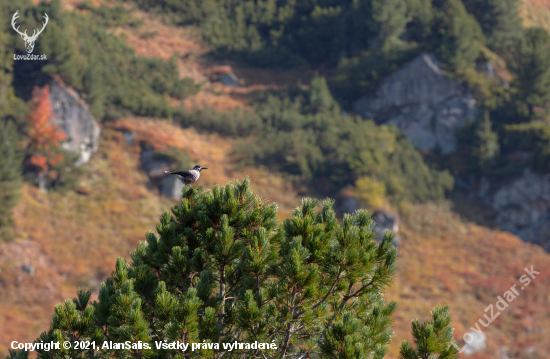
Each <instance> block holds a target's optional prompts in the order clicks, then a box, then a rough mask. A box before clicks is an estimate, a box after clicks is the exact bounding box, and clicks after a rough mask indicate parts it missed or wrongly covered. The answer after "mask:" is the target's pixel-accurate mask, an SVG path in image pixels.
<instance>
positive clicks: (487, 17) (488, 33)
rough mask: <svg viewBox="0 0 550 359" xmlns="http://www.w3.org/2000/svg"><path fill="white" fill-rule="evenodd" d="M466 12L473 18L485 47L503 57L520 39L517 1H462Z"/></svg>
mask: <svg viewBox="0 0 550 359" xmlns="http://www.w3.org/2000/svg"><path fill="white" fill-rule="evenodd" d="M462 2H463V3H464V6H465V7H466V10H468V12H469V13H470V14H472V15H474V16H475V18H476V19H477V21H478V23H479V25H480V26H481V29H482V30H483V33H484V34H485V37H486V40H487V45H488V46H489V47H491V48H493V49H495V50H497V51H498V52H499V53H502V54H503V55H504V56H506V55H507V52H508V51H510V49H509V47H510V46H512V45H513V43H514V41H516V40H518V39H519V38H520V37H521V19H520V17H519V16H518V5H519V4H518V3H519V1H518V0H462Z"/></svg>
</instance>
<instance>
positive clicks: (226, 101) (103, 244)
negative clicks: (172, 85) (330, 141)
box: [0, 0, 550, 359]
mask: <svg viewBox="0 0 550 359" xmlns="http://www.w3.org/2000/svg"><path fill="white" fill-rule="evenodd" d="M62 2H63V4H64V6H65V7H66V8H69V9H74V8H75V5H76V4H78V3H79V2H80V1H79V0H63V1H62ZM92 3H93V4H95V5H99V4H101V3H108V1H105V0H94V1H93V2H92ZM549 4H550V1H543V0H523V5H522V9H521V10H522V16H523V18H524V19H525V21H526V24H528V25H529V24H539V25H540V24H542V25H545V26H548V24H550V22H549V21H548V20H547V19H548V17H547V16H548V15H547V14H548V13H550V12H549V9H550V6H549ZM545 14H546V15H545ZM136 16H139V17H142V18H143V20H144V21H145V24H146V26H144V28H145V29H147V32H156V35H155V36H152V37H150V36H143V34H142V33H131V32H129V30H128V29H126V28H120V29H113V31H115V32H118V33H121V34H124V36H126V38H127V40H128V42H129V43H130V44H132V45H133V46H135V47H136V51H137V52H138V53H140V54H143V55H146V56H155V57H160V58H164V59H168V58H170V57H171V56H172V55H173V54H175V53H177V54H178V63H179V66H180V73H181V75H182V76H191V77H193V78H194V79H195V80H196V81H199V82H200V81H205V85H204V86H203V90H202V91H201V92H200V93H199V94H197V95H195V96H193V97H192V98H190V99H187V100H186V105H187V106H189V107H192V106H196V105H198V106H201V105H202V104H203V103H206V104H208V105H211V106H214V107H215V108H217V109H218V110H221V111H223V110H227V109H231V108H234V107H236V106H241V107H244V108H247V106H248V102H247V95H248V94H249V93H250V92H253V91H257V90H263V89H268V88H275V87H280V86H286V85H288V84H295V83H297V82H299V81H300V80H301V81H302V82H303V83H308V82H309V81H307V80H308V78H309V77H310V76H311V74H308V73H300V74H297V73H290V72H288V73H281V72H275V71H269V70H255V69H246V68H239V67H238V66H235V65H234V64H233V67H232V68H231V69H232V71H234V72H235V73H236V74H237V76H239V77H240V78H242V79H243V80H244V84H245V86H243V87H240V88H226V87H223V86H221V85H219V84H218V83H215V82H212V81H211V77H210V74H211V72H212V70H213V68H214V67H215V66H218V65H220V64H213V63H209V62H208V61H206V60H204V58H202V56H203V54H204V53H205V51H207V49H205V48H204V47H203V46H202V45H200V44H199V43H198V42H196V41H195V40H194V39H193V34H192V33H189V32H188V31H187V30H186V29H177V28H173V27H171V26H167V25H166V24H163V23H162V22H161V21H159V20H158V19H155V18H152V17H150V16H148V15H147V14H145V13H140V12H138V13H137V15H136ZM545 16H546V17H545ZM545 19H546V20H545ZM537 21H538V22H537ZM142 31H144V30H142ZM221 65H228V64H221ZM120 129H127V130H129V131H132V132H134V133H135V134H136V141H135V144H134V145H128V144H126V143H125V142H124V140H123V139H122V134H121V132H120V131H118V130H120ZM140 141H145V142H147V143H149V144H151V145H153V146H155V147H157V148H162V147H164V146H173V147H176V148H178V149H180V150H181V151H184V152H187V153H188V154H189V156H191V157H192V158H193V159H194V160H196V161H197V163H200V164H201V165H204V166H207V167H209V170H207V171H205V172H204V173H203V176H201V180H200V181H201V182H200V183H201V185H203V186H205V187H206V188H211V187H212V186H213V185H214V184H225V183H227V182H228V181H230V180H232V179H242V178H243V177H244V176H245V175H249V176H250V177H251V179H252V187H253V189H254V190H255V191H256V192H257V193H259V194H260V195H261V196H262V197H264V198H267V199H270V200H272V201H275V202H277V203H278V204H279V216H280V218H287V217H288V216H289V215H290V211H291V209H292V208H293V207H295V206H297V205H298V203H299V197H298V195H297V193H296V191H295V190H294V189H293V188H292V187H291V186H289V185H288V184H287V183H286V182H285V181H284V179H283V178H281V177H280V176H278V175H277V174H273V173H270V172H269V171H267V170H265V169H261V168H244V169H243V170H239V168H240V166H239V163H238V158H234V157H233V156H232V155H231V153H232V148H233V141H232V140H229V139H224V138H221V137H219V136H217V135H213V134H212V135H209V134H199V133H197V132H195V131H194V130H191V129H185V130H184V129H180V128H177V127H176V126H174V125H173V124H171V123H170V122H168V121H160V120H155V119H136V118H126V119H123V120H120V121H118V122H116V123H114V124H112V125H110V126H108V127H106V128H104V129H103V132H102V139H101V142H100V150H99V153H98V154H97V155H96V156H95V157H94V158H93V159H92V161H91V162H90V163H89V164H87V165H85V166H84V171H85V175H84V176H83V180H82V183H81V188H80V190H79V191H78V192H69V193H67V194H65V195H61V194H59V193H55V192H50V193H47V194H44V193H41V192H39V191H38V190H37V189H36V188H35V187H33V186H31V185H25V186H24V187H23V190H22V197H21V200H20V203H19V205H18V206H17V207H16V208H15V218H16V231H17V239H16V240H15V241H13V242H9V243H0V268H1V272H0V328H1V329H0V356H4V355H5V354H7V349H8V346H9V343H10V342H11V341H12V340H18V341H20V342H25V341H32V340H34V339H35V338H36V336H37V335H38V334H39V333H40V332H42V331H44V330H46V329H47V326H48V323H49V320H50V318H51V312H52V308H53V305H55V304H56V303H59V302H61V301H63V300H66V299H70V298H73V297H74V295H75V293H76V289H77V288H78V287H81V286H85V287H91V288H94V289H95V292H94V294H95V295H97V289H98V287H99V284H100V283H101V281H103V280H104V279H105V277H106V276H108V275H109V274H110V272H111V271H112V270H113V268H114V264H115V260H116V258H117V257H119V256H123V257H126V258H128V257H129V253H130V251H132V250H133V249H134V248H135V246H136V243H137V242H138V241H139V240H143V238H144V233H145V232H146V231H147V230H152V229H153V228H154V226H155V225H156V223H157V222H158V216H159V215H160V214H161V213H162V212H163V211H164V210H167V209H169V208H170V206H172V205H173V204H174V203H175V201H174V200H171V199H168V198H164V197H161V196H159V195H158V191H157V190H156V189H155V188H154V187H153V186H152V184H151V182H150V180H149V178H148V177H147V176H146V174H145V173H144V171H142V170H141V165H140V163H139V153H140V147H139V145H138V143H139V142H140ZM400 231H401V232H400V235H401V237H402V239H403V247H402V249H401V250H400V258H399V260H398V266H399V271H398V273H399V274H398V279H397V281H396V283H395V285H394V286H393V287H392V288H391V289H390V290H389V291H388V299H392V300H396V301H397V303H398V312H397V314H396V316H395V320H396V322H395V325H394V329H395V336H394V340H393V343H392V344H391V346H390V352H389V355H388V357H389V358H390V359H395V358H397V355H398V352H399V345H400V343H401V341H402V340H403V339H408V340H410V339H411V335H410V321H411V319H413V318H419V319H420V320H425V319H427V317H428V311H429V310H430V309H431V308H432V307H433V306H434V305H435V304H438V303H447V304H450V305H451V307H452V311H451V313H452V316H453V319H454V320H455V321H454V326H455V328H456V330H455V338H456V339H457V340H458V342H459V343H460V344H463V340H462V335H463V334H464V333H466V332H467V331H469V328H470V327H472V326H475V323H476V322H477V321H478V320H479V319H482V320H484V321H486V320H485V318H484V317H483V316H484V314H487V313H486V312H484V310H485V309H486V308H487V306H488V305H489V304H493V305H494V304H495V302H496V301H497V297H498V296H499V295H500V296H502V294H503V293H504V292H505V291H506V290H508V289H509V288H510V287H511V286H513V285H514V284H515V285H516V288H518V287H520V283H519V280H518V278H519V276H521V275H523V274H525V273H524V271H523V268H525V267H529V268H530V267H531V266H534V269H535V270H538V271H540V272H541V273H540V275H538V276H537V278H536V279H534V280H533V282H532V283H531V284H530V285H529V286H528V287H525V290H523V291H521V290H520V296H518V298H516V299H515V300H514V301H513V302H512V303H510V305H509V307H508V308H506V309H505V310H504V311H502V313H501V314H500V316H499V317H498V318H496V319H495V320H494V322H493V323H492V324H491V325H489V326H488V327H487V328H484V327H482V326H481V327H480V328H481V329H482V330H483V332H484V333H486V334H487V337H488V346H487V349H486V350H485V351H484V352H483V353H479V354H476V355H473V356H470V357H469V358H472V359H481V358H495V359H496V358H501V355H500V354H499V352H500V351H501V350H504V351H506V350H507V354H508V356H509V357H510V358H522V359H535V358H538V359H541V358H549V357H550V340H549V339H548V338H550V330H549V329H548V328H550V294H549V293H550V290H549V289H550V275H549V274H550V272H549V270H548V266H547V265H545V264H547V263H548V262H549V261H550V255H549V254H548V253H546V252H544V251H543V250H542V249H541V248H540V247H537V246H534V245H530V244H526V243H524V242H522V241H521V240H520V239H519V238H517V237H515V236H513V235H511V234H508V233H504V232H500V231H496V230H489V229H487V228H484V227H480V226H477V225H474V224H471V223H467V222H464V221H462V220H460V219H459V218H458V217H457V216H456V215H454V214H453V213H452V211H451V210H450V209H449V207H448V206H445V205H434V204H428V205H418V206H413V207H411V208H410V210H409V211H407V214H405V215H403V223H402V225H401V226H400ZM25 263H29V264H31V265H32V266H33V267H34V268H35V270H36V273H35V274H34V276H31V275H29V274H28V273H26V272H25V271H23V269H22V268H23V265H24V264H25ZM488 314H489V315H490V313H488ZM495 314H496V310H495ZM505 348H507V349H505Z"/></svg>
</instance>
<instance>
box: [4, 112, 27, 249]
mask: <svg viewBox="0 0 550 359" xmlns="http://www.w3.org/2000/svg"><path fill="white" fill-rule="evenodd" d="M18 142H19V136H18V135H17V129H16V127H15V124H14V123H13V122H12V121H2V120H0V238H3V239H10V238H11V237H12V233H11V232H12V231H11V225H12V214H11V210H12V208H13V207H14V206H15V205H16V204H17V200H18V198H19V189H20V187H21V183H22V173H23V170H22V162H23V156H22V154H23V151H21V150H20V148H19V144H18Z"/></svg>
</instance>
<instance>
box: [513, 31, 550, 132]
mask: <svg viewBox="0 0 550 359" xmlns="http://www.w3.org/2000/svg"><path fill="white" fill-rule="evenodd" d="M511 57H512V59H511V61H510V69H511V70H512V72H513V73H514V74H515V75H516V78H515V81H514V83H513V85H514V88H515V89H516V91H517V92H516V94H515V96H514V100H515V101H514V102H513V106H514V109H515V111H513V112H512V114H513V115H515V118H512V119H511V121H513V122H523V121H531V120H536V119H540V118H541V112H542V113H545V109H546V108H548V105H550V35H549V34H548V32H547V31H546V30H545V29H543V28H529V29H527V30H525V33H524V35H523V37H522V38H521V40H520V41H517V42H516V47H515V49H514V51H513V53H512V55H511ZM537 108H538V109H539V112H537Z"/></svg>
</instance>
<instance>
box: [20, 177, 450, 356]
mask: <svg viewBox="0 0 550 359" xmlns="http://www.w3.org/2000/svg"><path fill="white" fill-rule="evenodd" d="M333 204H334V202H333V201H332V200H325V201H322V202H319V201H318V200H314V199H304V200H303V201H302V205H301V206H300V207H298V208H297V209H295V210H294V211H293V215H292V218H291V219H288V220H285V221H284V222H283V223H282V224H280V223H279V222H278V220H277V217H276V216H277V206H276V205H275V204H273V203H268V202H266V201H264V200H262V199H260V198H259V197H258V196H257V195H255V194H254V193H253V192H252V191H251V189H250V188H249V180H248V179H245V181H244V182H243V183H239V182H236V183H229V184H228V185H226V186H224V187H220V186H215V187H214V188H213V189H212V190H204V189H203V188H202V187H196V188H187V189H185V190H184V191H183V198H182V201H181V204H179V205H176V206H175V207H173V208H172V214H170V213H168V212H165V213H164V214H163V215H162V216H161V217H160V224H159V225H158V226H157V232H158V235H155V234H153V233H150V232H149V233H147V235H146V242H142V243H140V244H138V248H137V250H136V251H135V252H134V253H132V256H131V257H132V262H131V263H128V262H126V261H125V260H124V259H122V258H120V259H118V261H117V264H116V269H115V271H114V272H113V273H112V275H111V277H110V278H108V279H107V280H106V281H105V282H104V283H102V285H101V289H100V292H99V298H98V301H94V302H91V301H90V291H86V290H80V291H79V293H78V297H77V298H75V299H73V300H72V301H66V302H65V303H63V304H59V305H57V306H56V307H55V311H54V314H53V317H52V323H51V326H50V329H49V330H48V331H47V332H44V333H42V335H41V336H40V338H39V339H38V341H43V342H49V341H59V342H63V341H74V340H77V339H78V340H80V341H83V340H85V341H93V342H95V345H97V346H99V347H101V348H102V349H100V350H99V352H95V353H94V352H93V351H92V350H91V349H80V348H78V349H77V348H74V346H73V347H71V348H69V349H64V348H63V347H60V349H54V350H51V351H44V350H39V351H38V356H39V357H40V358H62V357H63V358H67V357H70V358H84V357H92V356H94V357H96V356H99V357H102V358H103V357H104V358H106V357H120V358H129V357H136V358H143V357H148V358H222V357H223V358H307V357H311V356H317V357H322V358H329V357H330V358H382V357H383V356H384V354H385V353H386V351H387V348H386V346H387V344H388V343H389V342H390V338H391V335H392V330H391V328H390V324H391V323H392V319H391V315H392V314H393V313H394V312H395V309H396V304H395V302H390V303H386V302H385V300H384V296H383V290H384V289H385V288H386V287H387V286H388V285H389V284H390V283H391V282H392V280H393V279H394V274H395V260H396V256H397V250H396V249H395V248H394V247H393V246H392V245H391V244H390V242H391V240H392V238H393V235H392V234H391V233H389V232H387V233H386V235H385V236H384V239H383V240H382V242H381V243H379V244H378V243H376V242H375V241H373V237H374V233H373V231H372V230H373V227H374V222H373V221H372V220H371V218H370V216H369V214H368V213H367V212H366V211H363V210H361V211H357V212H356V213H354V214H352V215H345V216H344V219H343V221H342V223H339V222H338V221H337V219H336V215H335V213H334V211H333V209H332V206H333ZM439 323H440V322H439V321H438V322H437V323H436V324H435V325H436V330H439V329H440V328H439V327H437V325H439ZM445 325H446V326H445V328H448V327H449V326H448V323H445ZM451 328H452V327H451ZM442 333H443V334H445V336H443V337H441V338H439V339H436V342H437V344H438V347H437V348H435V350H436V351H437V350H439V351H441V350H443V349H448V348H449V347H450V346H451V344H452V343H453V342H452V337H449V336H448V335H446V334H447V333H448V329H445V330H444V331H443V332H442ZM125 341H130V342H131V343H137V342H138V341H142V342H143V343H146V344H148V345H149V346H150V347H151V348H150V349H147V348H129V349H118V350H115V349H112V348H107V347H104V345H105V343H109V342H118V343H121V342H125ZM235 341H237V342H240V343H255V342H257V343H267V348H266V347H265V344H261V347H260V345H259V344H258V345H257V347H256V348H250V346H249V347H248V348H247V347H246V346H243V348H236V349H233V350H229V349H228V348H227V346H228V345H230V344H231V345H234V343H235ZM171 342H179V343H183V344H189V343H191V344H192V343H195V350H192V348H193V347H192V346H189V347H188V348H187V349H177V348H173V347H162V345H163V343H167V344H168V343H171ZM197 344H198V348H197ZM157 346H160V347H161V348H160V349H157ZM224 346H225V347H224ZM430 350H431V347H430ZM24 355H25V354H24V353H22V352H18V351H10V355H9V358H20V357H24Z"/></svg>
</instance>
